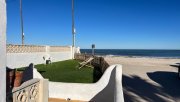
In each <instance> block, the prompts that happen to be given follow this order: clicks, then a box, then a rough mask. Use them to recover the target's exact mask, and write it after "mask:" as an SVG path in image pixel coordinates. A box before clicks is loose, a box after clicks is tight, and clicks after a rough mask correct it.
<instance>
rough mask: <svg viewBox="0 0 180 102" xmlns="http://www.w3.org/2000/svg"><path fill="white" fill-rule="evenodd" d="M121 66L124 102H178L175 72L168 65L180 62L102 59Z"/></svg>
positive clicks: (179, 89)
mask: <svg viewBox="0 0 180 102" xmlns="http://www.w3.org/2000/svg"><path fill="white" fill-rule="evenodd" d="M104 58H105V60H106V61H107V62H108V63H109V64H110V65H111V64H121V65H122V66H123V69H122V70H123V79H122V84H123V90H124V98H125V102H180V80H179V79H178V77H177V70H178V68H176V67H172V66H170V65H172V64H175V63H180V59H166V58H135V57H134V58H133V57H104Z"/></svg>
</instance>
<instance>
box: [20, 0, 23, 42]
mask: <svg viewBox="0 0 180 102" xmlns="http://www.w3.org/2000/svg"><path fill="white" fill-rule="evenodd" d="M20 17H21V37H22V45H24V28H23V15H22V0H20Z"/></svg>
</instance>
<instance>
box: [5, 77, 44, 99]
mask: <svg viewBox="0 0 180 102" xmlns="http://www.w3.org/2000/svg"><path fill="white" fill-rule="evenodd" d="M10 97H12V99H11V98H10ZM7 101H8V102H9V101H13V102H48V80H46V79H37V78H35V79H32V80H29V81H27V82H24V83H23V84H22V85H21V86H19V87H16V88H14V89H13V90H12V92H11V93H9V94H8V95H7Z"/></svg>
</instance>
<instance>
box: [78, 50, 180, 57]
mask: <svg viewBox="0 0 180 102" xmlns="http://www.w3.org/2000/svg"><path fill="white" fill-rule="evenodd" d="M81 53H86V54H92V49H81ZM95 55H98V56H126V57H157V58H180V50H179V49H178V50H174V49H95Z"/></svg>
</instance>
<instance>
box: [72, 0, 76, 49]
mask: <svg viewBox="0 0 180 102" xmlns="http://www.w3.org/2000/svg"><path fill="white" fill-rule="evenodd" d="M72 35H73V38H72V40H73V43H72V46H73V47H75V29H74V0H72Z"/></svg>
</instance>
